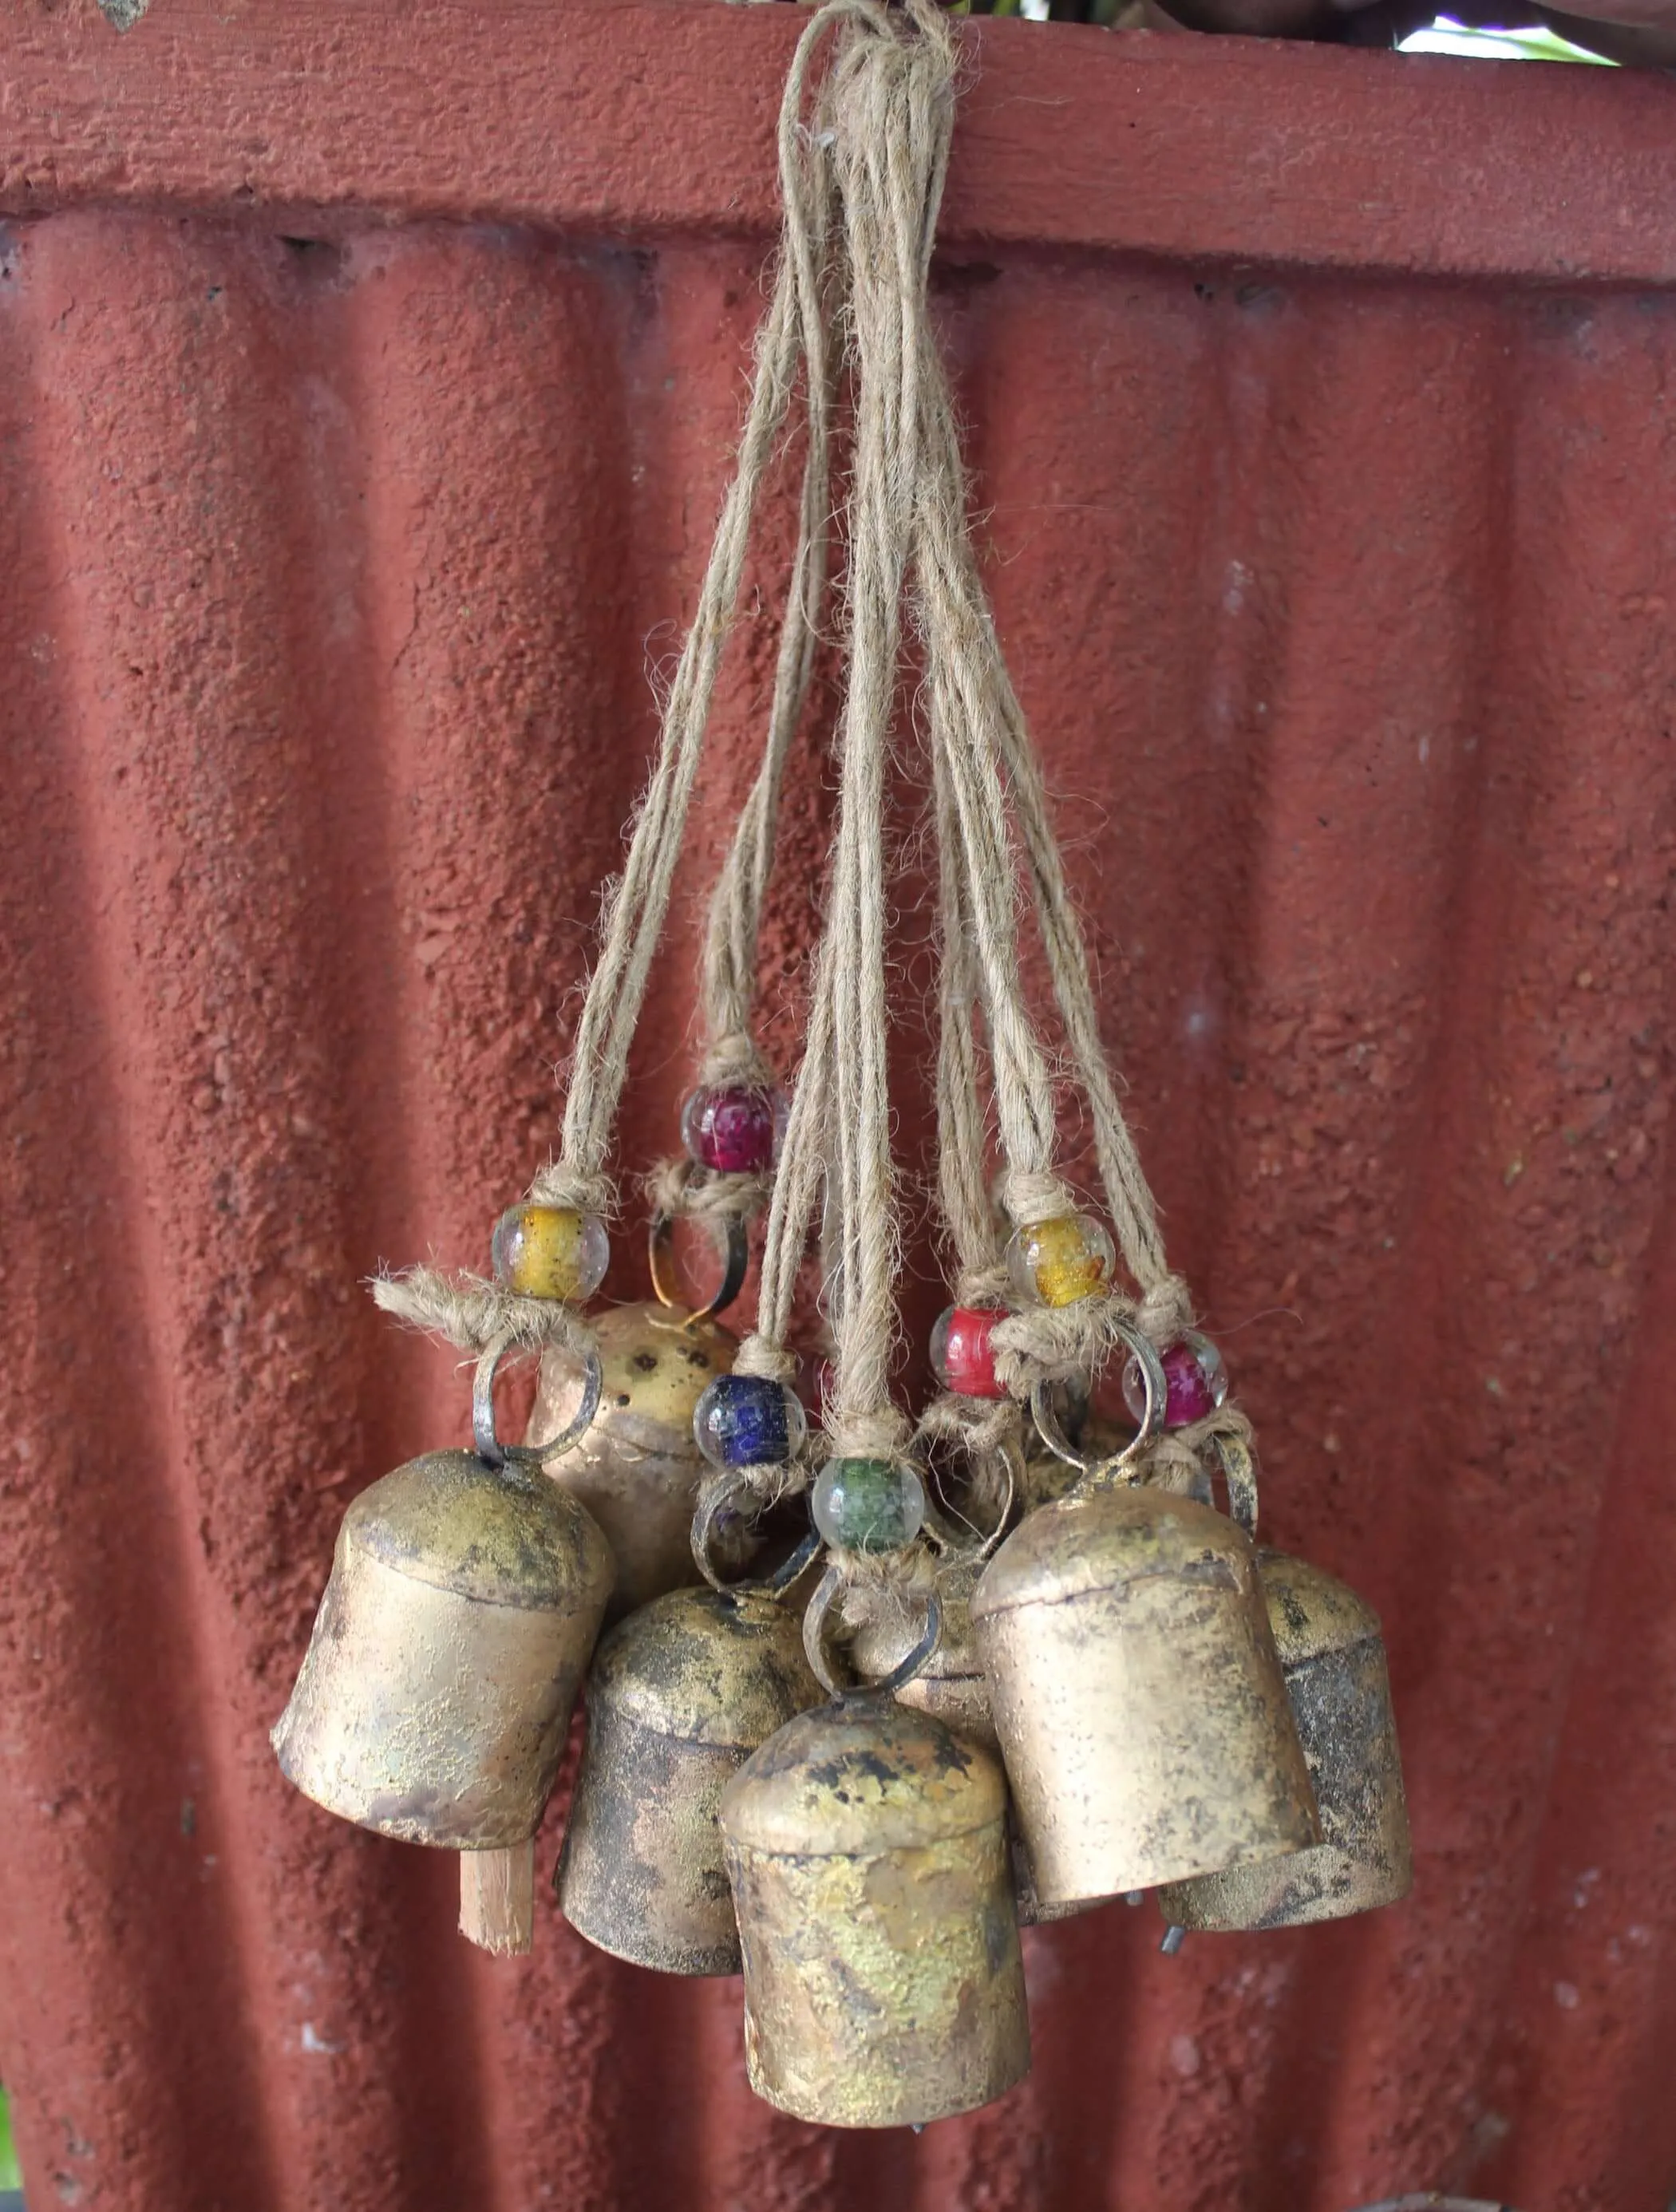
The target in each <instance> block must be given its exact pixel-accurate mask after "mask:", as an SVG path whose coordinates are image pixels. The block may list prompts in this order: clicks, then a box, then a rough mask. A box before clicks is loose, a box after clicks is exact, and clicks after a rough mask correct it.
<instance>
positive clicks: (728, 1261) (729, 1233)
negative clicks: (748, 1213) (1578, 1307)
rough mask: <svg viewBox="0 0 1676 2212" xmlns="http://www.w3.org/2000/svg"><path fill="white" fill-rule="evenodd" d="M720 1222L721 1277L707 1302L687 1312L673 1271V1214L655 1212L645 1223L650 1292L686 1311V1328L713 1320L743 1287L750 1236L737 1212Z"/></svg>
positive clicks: (748, 1264) (748, 1260)
mask: <svg viewBox="0 0 1676 2212" xmlns="http://www.w3.org/2000/svg"><path fill="white" fill-rule="evenodd" d="M723 1226H724V1236H725V1242H724V1243H723V1247H722V1270H721V1279H720V1282H719V1283H718V1284H717V1285H716V1289H715V1293H714V1297H711V1299H710V1300H709V1302H708V1304H706V1305H701V1306H700V1307H699V1308H698V1310H697V1311H696V1312H695V1313H687V1311H686V1301H685V1299H684V1298H683V1297H682V1295H681V1285H680V1283H679V1281H678V1280H677V1276H676V1272H675V1216H674V1215H673V1214H672V1213H654V1214H653V1217H652V1218H651V1220H650V1221H649V1222H648V1223H647V1230H646V1259H647V1269H648V1272H649V1273H650V1274H651V1277H652V1290H653V1296H654V1297H656V1299H657V1301H658V1303H659V1305H661V1306H667V1307H669V1308H670V1309H671V1310H673V1311H679V1312H681V1313H683V1314H686V1320H687V1326H688V1327H689V1328H696V1327H697V1326H698V1325H699V1324H700V1323H701V1322H707V1321H714V1319H715V1317H716V1316H717V1315H718V1314H719V1313H725V1312H726V1310H727V1308H728V1307H729V1306H731V1305H732V1303H733V1301H734V1299H735V1298H737V1297H738V1295H739V1292H740V1291H742V1290H743V1289H744V1280H745V1276H746V1274H747V1273H748V1272H749V1271H750V1238H749V1237H748V1236H747V1235H746V1233H745V1225H744V1220H743V1218H741V1216H740V1215H738V1214H737V1213H729V1214H726V1215H725V1216H724V1217H723Z"/></svg>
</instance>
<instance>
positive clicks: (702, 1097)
mask: <svg viewBox="0 0 1676 2212" xmlns="http://www.w3.org/2000/svg"><path fill="white" fill-rule="evenodd" d="M784 1127H785V1106H784V1102H783V1101H782V1100H781V1098H780V1096H779V1094H778V1093H777V1092H775V1091H759V1090H755V1089H753V1088H752V1087H751V1086H750V1085H748V1084H743V1083H728V1084H717V1085H712V1086H710V1087H708V1088H707V1089H704V1090H701V1091H694V1093H693V1095H692V1097H690V1098H689V1099H688V1101H687V1103H686V1104H685V1106H684V1107H683V1109H682V1111H681V1141H682V1143H683V1145H685V1146H686V1147H687V1151H688V1152H689V1154H690V1155H691V1157H692V1158H694V1159H695V1160H696V1161H697V1162H698V1164H699V1165H700V1167H701V1168H714V1170H716V1172H717V1173H718V1174H719V1175H760V1174H761V1173H762V1170H764V1169H765V1168H771V1167H772V1166H773V1165H774V1154H775V1153H776V1152H778V1151H779V1149H780V1134H781V1132H782V1131H783V1129H784Z"/></svg>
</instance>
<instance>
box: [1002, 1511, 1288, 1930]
mask: <svg viewBox="0 0 1676 2212" xmlns="http://www.w3.org/2000/svg"><path fill="white" fill-rule="evenodd" d="M972 1617H973V1622H974V1625H975V1630H976V1633H977V1644H978V1650H979V1653H980V1655H981V1658H982V1661H983V1665H984V1672H985V1674H986V1675H987V1678H988V1682H989V1694H990V1703H991V1707H992V1710H993V1713H994V1716H995V1725H996V1731H997V1734H998V1735H999V1738H1000V1741H1001V1748H1002V1752H1003V1753H1004V1755H1005V1761H1006V1770H1007V1776H1008V1779H1009V1780H1010V1781H1011V1784H1012V1790H1013V1798H1014V1803H1015V1806H1016V1808H1017V1816H1018V1822H1019V1826H1020V1827H1021V1829H1022V1830H1023V1836H1024V1840H1025V1844H1026V1846H1027V1848H1028V1850H1029V1856H1030V1863H1031V1865H1032V1868H1033V1869H1034V1871H1035V1880H1036V1887H1037V1891H1038V1893H1039V1894H1040V1896H1041V1898H1042V1899H1044V1901H1046V1902H1048V1903H1049V1904H1064V1903H1068V1902H1069V1901H1070V1900H1072V1899H1077V1898H1095V1897H1108V1896H1111V1895H1112V1894H1114V1893H1116V1892H1119V1891H1129V1890H1136V1889H1149V1888H1151V1887H1155V1886H1156V1885H1157V1884H1159V1883H1162V1882H1166V1881H1179V1880H1181V1878H1182V1877H1184V1876H1185V1875H1190V1874H1208V1873H1213V1872H1217V1871H1219V1870H1220V1869H1224V1868H1225V1867H1230V1866H1237V1865H1240V1864H1242V1863H1246V1862H1248V1861H1252V1860H1259V1859H1267V1858H1277V1857H1280V1856H1281V1855H1282V1854H1283V1853H1284V1852H1287V1851H1296V1850H1303V1848H1304V1847H1305V1846H1306V1845H1307V1844H1315V1843H1318V1842H1319V1841H1320V1840H1321V1828H1320V1824H1319V1821H1318V1820H1317V1817H1316V1812H1315V1799H1314V1796H1313V1793H1312V1791H1311V1789H1310V1784H1309V1769H1308V1767H1307V1766H1306V1765H1305V1763H1304V1757H1303V1747H1302V1746H1301V1745H1300V1744H1299V1742H1298V1737H1297V1729H1296V1725H1295V1723H1294V1722H1293V1719H1292V1715H1291V1710H1290V1706H1289V1705H1288V1704H1287V1701H1286V1692H1285V1686H1284V1682H1283V1680H1282V1679H1281V1674H1280V1665H1279V1662H1278V1658H1277V1657H1276V1655H1275V1649H1274V1638H1273V1636H1272V1633H1271V1631H1270V1628H1269V1621H1268V1610H1267V1607H1266V1605H1265V1603H1264V1601H1263V1592H1262V1587H1261V1585H1260V1582H1259V1580H1258V1577H1257V1568H1256V1560H1255V1556H1254V1553H1253V1550H1252V1546H1251V1541H1250V1539H1249V1538H1248V1536H1246V1535H1245V1534H1244V1533H1243V1531H1242V1530H1241V1529H1239V1528H1236V1527H1235V1525H1234V1523H1233V1522H1231V1521H1229V1520H1227V1519H1226V1518H1224V1516H1223V1515H1222V1514H1220V1513H1217V1512H1214V1511H1212V1510H1211V1508H1210V1507H1209V1506H1207V1505H1204V1504H1199V1502H1198V1501H1197V1500H1196V1499H1193V1498H1178V1497H1173V1496H1171V1495H1169V1494H1168V1493H1167V1492H1159V1491H1156V1490H1152V1489H1150V1488H1146V1487H1144V1486H1126V1484H1124V1483H1123V1481H1122V1480H1121V1477H1120V1474H1115V1473H1114V1470H1107V1471H1106V1474H1105V1476H1104V1477H1103V1478H1102V1474H1099V1473H1097V1472H1096V1474H1093V1475H1091V1476H1090V1477H1089V1478H1087V1479H1085V1480H1084V1481H1083V1482H1082V1483H1080V1484H1078V1486H1077V1488H1076V1489H1075V1490H1074V1491H1073V1492H1071V1494H1070V1495H1069V1496H1067V1497H1066V1498H1061V1499H1060V1500H1059V1501H1058V1502H1057V1503H1055V1504H1051V1505H1044V1506H1042V1507H1041V1508H1040V1509H1039V1510H1037V1511H1035V1512H1034V1513H1032V1514H1030V1515H1029V1516H1028V1518H1027V1519H1026V1520H1025V1521H1024V1522H1023V1524H1022V1525H1021V1526H1020V1527H1019V1528H1017V1529H1016V1530H1015V1531H1014V1532H1013V1534H1011V1536H1010V1537H1009V1538H1008V1539H1007V1541H1005V1543H1004V1544H1003V1545H1002V1546H1001V1547H1000V1549H999V1551H998V1552H997V1553H996V1554H995V1556H994V1557H993V1559H992V1560H991V1561H990V1563H989V1565H988V1566H987V1568H986V1570H985V1571H984V1574H983V1576H982V1578H981V1581H980V1582H979V1583H978V1586H977V1589H976V1590H975V1593H974V1595H973V1600H972Z"/></svg>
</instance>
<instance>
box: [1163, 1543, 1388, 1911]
mask: <svg viewBox="0 0 1676 2212" xmlns="http://www.w3.org/2000/svg"><path fill="white" fill-rule="evenodd" d="M1257 1565H1258V1571H1259V1572H1260V1575H1261V1577H1262V1581H1263V1588H1264V1592H1265V1594H1266V1598H1267V1601H1268V1613H1269V1620H1270V1624H1271V1626H1272V1628H1273V1631H1274V1640H1275V1646H1276V1649H1277V1650H1278V1653H1279V1655H1280V1664H1281V1668H1282V1669H1283V1671H1284V1675H1285V1679H1286V1693H1287V1695H1288V1697H1289V1698H1290V1700H1291V1706H1292V1711H1293V1713H1294V1714H1295V1716H1296V1720H1297V1730H1298V1735H1299V1736H1300V1737H1301V1739H1302V1740H1303V1754H1304V1757H1305V1758H1306V1759H1308V1761H1309V1772H1310V1776H1311V1778H1312V1779H1313V1781H1314V1783H1315V1796H1316V1801H1317V1802H1318V1803H1319V1805H1320V1807H1321V1842H1320V1843H1319V1844H1315V1845H1313V1846H1312V1847H1310V1848H1309V1849H1308V1850H1302V1851H1296V1852H1293V1853H1292V1854H1291V1855H1290V1856H1289V1857H1285V1858H1278V1859H1268V1860H1265V1861H1263V1862H1261V1863H1258V1864H1254V1865H1248V1866H1238V1867H1233V1868H1230V1869H1229V1870H1228V1871H1227V1872H1225V1873H1223V1874H1217V1875H1203V1876H1201V1877H1200V1878H1199V1880H1198V1881H1185V1882H1177V1883H1174V1884H1172V1885H1171V1886H1169V1887H1168V1888H1166V1889H1164V1890H1163V1891H1161V1892H1160V1893H1159V1898H1158V1903H1159V1905H1160V1907H1161V1908H1162V1910H1163V1913H1164V1916H1165V1917H1166V1918H1167V1919H1168V1920H1169V1921H1170V1922H1171V1923H1173V1924H1174V1925H1175V1926H1177V1927H1181V1928H1190V1929H1242V1928H1296V1927H1301V1926H1303V1924H1305V1923H1307V1922H1309V1921H1314V1920H1338V1919H1342V1918H1345V1917H1348V1916H1349V1915H1350V1914H1351V1913H1355V1912H1369V1911H1373V1909H1374V1908H1375V1906H1377V1905H1392V1904H1394V1903H1395V1902H1396V1900H1397V1899H1399V1898H1402V1897H1406V1895H1407V1894H1408V1890H1409V1885H1410V1881H1411V1878H1412V1875H1411V1867H1410V1854H1409V1841H1408V1813H1407V1808H1406V1803H1405V1801H1404V1797H1403V1786H1402V1765H1401V1761H1400V1757H1399V1754H1398V1751H1397V1734H1396V1727H1395V1723H1394V1719H1393V1717H1392V1711H1391V1686H1390V1681H1389V1679H1388V1675H1387V1673H1386V1666H1385V1644H1384V1639H1383V1638H1382V1637H1381V1634H1380V1630H1379V1618H1378V1615H1377V1614H1376V1613H1375V1612H1374V1611H1373V1609H1372V1608H1371V1607H1369V1606H1367V1605H1365V1604H1363V1601H1362V1600H1361V1599H1360V1598H1359V1597H1357V1595H1356V1593H1355V1591H1354V1590H1352V1589H1349V1588H1347V1587H1346V1585H1345V1583H1341V1582H1338V1581H1336V1580H1335V1579H1334V1578H1333V1576H1331V1575H1328V1574H1324V1573H1323V1572H1322V1571H1321V1569H1320V1568H1319V1567H1312V1566H1309V1565H1307V1564H1306V1563H1305V1562H1304V1561H1303V1560H1302V1559H1289V1558H1288V1557H1287V1556H1286V1554H1285V1553H1284V1552H1275V1551H1270V1550H1266V1549H1265V1550H1263V1551H1260V1552H1259V1553H1258V1554H1257Z"/></svg>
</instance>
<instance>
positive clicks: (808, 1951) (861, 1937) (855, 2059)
mask: <svg viewBox="0 0 1676 2212" xmlns="http://www.w3.org/2000/svg"><path fill="white" fill-rule="evenodd" d="M720 1820H721V1830H722V1834H723V1837H724V1838H725V1840H726V1849H727V1872H728V1879H729V1880H730V1881H731V1882H732V1886H733V1901H734V1905H735V1906H736V1908H737V1910H738V1922H739V1948H740V1951H741V1954H742V1955H743V1958H744V2002H745V2019H744V2040H745V2063H746V2066H747V2068H748V2069H749V2071H750V2082H751V2086H752V2087H753V2088H755V2089H756V2092H757V2093H758V2094H759V2095H761V2096H762V2097H765V2098H767V2099H768V2100H769V2102H770V2103H772V2104H774V2106H777V2107H778V2108H779V2109H780V2111H781V2112H790V2113H793V2114H795V2115H797V2116H798V2117H799V2118H802V2119H805V2120H813V2121H818V2122H820V2123H821V2124H823V2125H825V2126H829V2127H845V2128H894V2127H902V2126H904V2125H911V2126H915V2127H922V2126H925V2125H927V2124H929V2123H930V2122H931V2121H932V2120H942V2119H948V2118H953V2117H955V2116H956V2115H958V2114H961V2113H964V2112H971V2111H973V2110H974V2109H975V2108H976V2107H977V2106H981V2105H987V2104H988V2103H990V2102H991V2101H992V2100H994V2099H997V2098H999V2097H1001V2096H1004V2095H1005V2093H1006V2092H1007V2091H1008V2090H1009V2089H1011V2088H1013V2087H1015V2086H1016V2085H1017V2082H1018V2081H1019V2080H1020V2079H1021V2078H1022V2076H1023V2075H1024V2074H1025V2073H1027V2072H1028V2070H1029V2063H1030V2032H1029V2016H1028V2007H1027V2005H1026V2002H1025V1995H1024V1961H1023V1955H1022V1954H1021V1952H1020V1949H1019V1942H1018V1923H1017V1917H1016V1916H1015V1914H1014V1911H1013V1902H1012V1870H1011V1865H1010V1863H1009V1855H1008V1849H1007V1786H1006V1782H1005V1778H1004V1777H1003V1775H1002V1772H1001V1765H1000V1762H999V1759H993V1758H992V1757H991V1756H990V1754H989V1753H987V1752H986V1751H982V1750H980V1749H979V1747H977V1745H975V1743H972V1742H970V1741H965V1740H962V1738H960V1737H958V1736H956V1735H954V1734H953V1733H952V1732H951V1731H950V1729H946V1728H944V1725H943V1723H941V1722H940V1721H937V1720H933V1719H932V1717H930V1715H929V1714H926V1713H921V1712H916V1711H914V1709H913V1708H912V1707H911V1706H908V1705H897V1704H896V1702H895V1701H894V1700H893V1699H889V1698H881V1697H868V1696H865V1695H864V1696H859V1697H853V1698H844V1699H836V1700H834V1701H831V1702H829V1703H827V1704H824V1705H819V1706H817V1707H816V1708H815V1710H814V1711H811V1712H805V1713H803V1714H800V1715H799V1717H798V1718H797V1719H796V1720H794V1721H792V1722H789V1723H787V1724H786V1727H784V1728H783V1729H780V1731H779V1733H778V1734H777V1735H773V1736H770V1737H769V1739H768V1741H767V1742H766V1743H765V1744H764V1745H763V1746H762V1749H761V1750H760V1751H759V1752H757V1753H756V1754H755V1755H754V1757H752V1758H751V1759H750V1760H749V1761H748V1762H747V1763H746V1764H745V1765H744V1766H743V1767H741V1769H740V1770H739V1771H738V1774H737V1775H736V1776H735V1777H734V1778H733V1780H732V1782H730V1783H729V1784H728V1785H727V1789H726V1791H725V1793H724V1794H723V1796H722V1801H721V1813H720Z"/></svg>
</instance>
